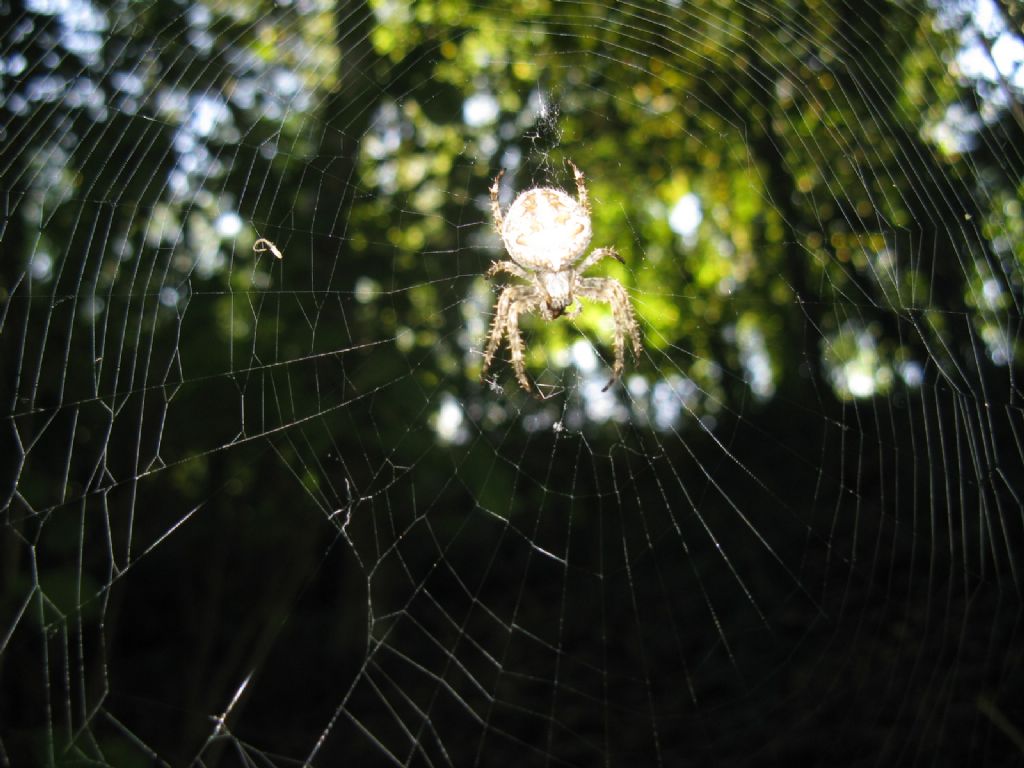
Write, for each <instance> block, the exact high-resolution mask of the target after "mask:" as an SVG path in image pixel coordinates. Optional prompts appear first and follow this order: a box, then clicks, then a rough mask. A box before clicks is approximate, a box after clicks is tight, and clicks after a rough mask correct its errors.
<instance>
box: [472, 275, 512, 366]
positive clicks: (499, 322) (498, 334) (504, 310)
mask: <svg viewBox="0 0 1024 768" xmlns="http://www.w3.org/2000/svg"><path fill="white" fill-rule="evenodd" d="M516 287H517V286H514V285H510V286H508V287H507V288H505V290H503V291H502V292H501V296H500V297H498V303H497V304H496V305H495V307H494V321H493V322H492V323H491V333H490V335H489V336H488V337H487V347H486V348H485V349H484V365H483V368H482V369H481V370H480V380H481V381H483V379H484V377H485V376H487V371H488V369H489V368H490V367H491V363H492V362H493V361H494V353H495V352H497V351H498V346H499V345H500V344H501V339H502V337H503V336H504V335H505V321H506V319H507V318H508V308H509V305H510V304H511V303H512V297H513V296H514V295H515V291H516Z"/></svg>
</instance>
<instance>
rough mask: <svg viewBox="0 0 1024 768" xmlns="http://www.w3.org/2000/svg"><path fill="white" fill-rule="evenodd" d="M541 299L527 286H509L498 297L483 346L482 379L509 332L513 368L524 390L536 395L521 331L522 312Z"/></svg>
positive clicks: (527, 310) (532, 306) (528, 309)
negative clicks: (528, 376)
mask: <svg viewBox="0 0 1024 768" xmlns="http://www.w3.org/2000/svg"><path fill="white" fill-rule="evenodd" d="M538 302H539V297H538V296H537V293H536V291H534V289H533V288H531V287H530V286H527V285H509V286H507V287H506V288H505V289H504V290H503V291H502V292H501V296H499V297H498V304H497V306H496V307H495V309H494V322H493V324H492V325H491V333H490V336H489V337H488V339H487V347H486V348H485V349H484V365H483V368H482V369H481V371H480V379H481V380H483V379H484V377H485V376H486V375H487V371H488V369H489V368H490V367H491V363H492V362H493V361H494V353H495V352H497V351H498V347H499V346H500V345H501V340H502V338H503V337H504V336H505V334H506V333H507V334H508V346H509V349H510V350H511V352H512V367H513V369H514V370H515V373H516V379H517V380H518V381H519V386H521V387H522V388H523V389H524V390H525V391H527V392H529V393H530V394H531V395H532V394H534V391H533V388H532V387H531V386H530V380H529V378H527V376H526V363H525V362H524V359H523V352H524V349H525V348H524V345H523V337H522V335H521V334H520V332H519V315H520V314H522V313H523V312H529V311H530V310H531V309H533V308H534V307H535V306H536V305H537V303H538Z"/></svg>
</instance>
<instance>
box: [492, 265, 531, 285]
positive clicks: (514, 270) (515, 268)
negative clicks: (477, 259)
mask: <svg viewBox="0 0 1024 768" xmlns="http://www.w3.org/2000/svg"><path fill="white" fill-rule="evenodd" d="M499 272H508V274H510V275H515V276H516V277H521V278H523V280H529V279H530V273H529V272H527V271H526V270H525V269H523V268H522V267H520V266H519V265H518V264H516V263H515V262H514V261H496V262H494V263H493V264H491V268H490V269H488V270H487V271H486V272H485V273H484V277H486V278H487V279H488V280H490V279H491V278H492V277H494V276H495V275H496V274H498V273H499Z"/></svg>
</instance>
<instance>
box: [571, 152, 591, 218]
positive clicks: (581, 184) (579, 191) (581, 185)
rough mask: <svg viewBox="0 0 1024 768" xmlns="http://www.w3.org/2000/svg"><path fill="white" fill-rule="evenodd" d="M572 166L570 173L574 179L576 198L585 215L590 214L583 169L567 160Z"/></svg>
mask: <svg viewBox="0 0 1024 768" xmlns="http://www.w3.org/2000/svg"><path fill="white" fill-rule="evenodd" d="M567 162H568V163H569V167H570V168H572V175H573V177H574V178H575V179H576V198H577V199H578V200H579V202H580V206H581V207H582V208H583V210H584V211H586V212H587V215H588V216H589V215H590V195H589V194H588V193H587V184H586V182H585V181H584V179H583V171H581V170H580V169H579V168H577V167H576V163H574V162H573V161H572V160H569V161H567Z"/></svg>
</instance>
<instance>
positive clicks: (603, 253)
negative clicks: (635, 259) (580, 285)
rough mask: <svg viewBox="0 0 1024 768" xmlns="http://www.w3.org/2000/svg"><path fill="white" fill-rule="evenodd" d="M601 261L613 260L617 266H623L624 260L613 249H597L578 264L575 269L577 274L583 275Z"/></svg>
mask: <svg viewBox="0 0 1024 768" xmlns="http://www.w3.org/2000/svg"><path fill="white" fill-rule="evenodd" d="M601 259H615V260H616V261H617V262H619V264H625V263H626V260H625V259H624V258H622V257H621V256H619V252H618V251H616V250H615V249H614V248H597V249H595V250H594V252H593V253H591V254H590V255H589V256H587V258H585V259H584V260H583V261H581V262H580V263H579V265H578V266H577V267H576V272H577V273H578V274H583V273H584V272H586V271H587V270H588V269H590V268H591V267H592V266H594V265H595V264H597V262H599V261H600V260H601Z"/></svg>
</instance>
